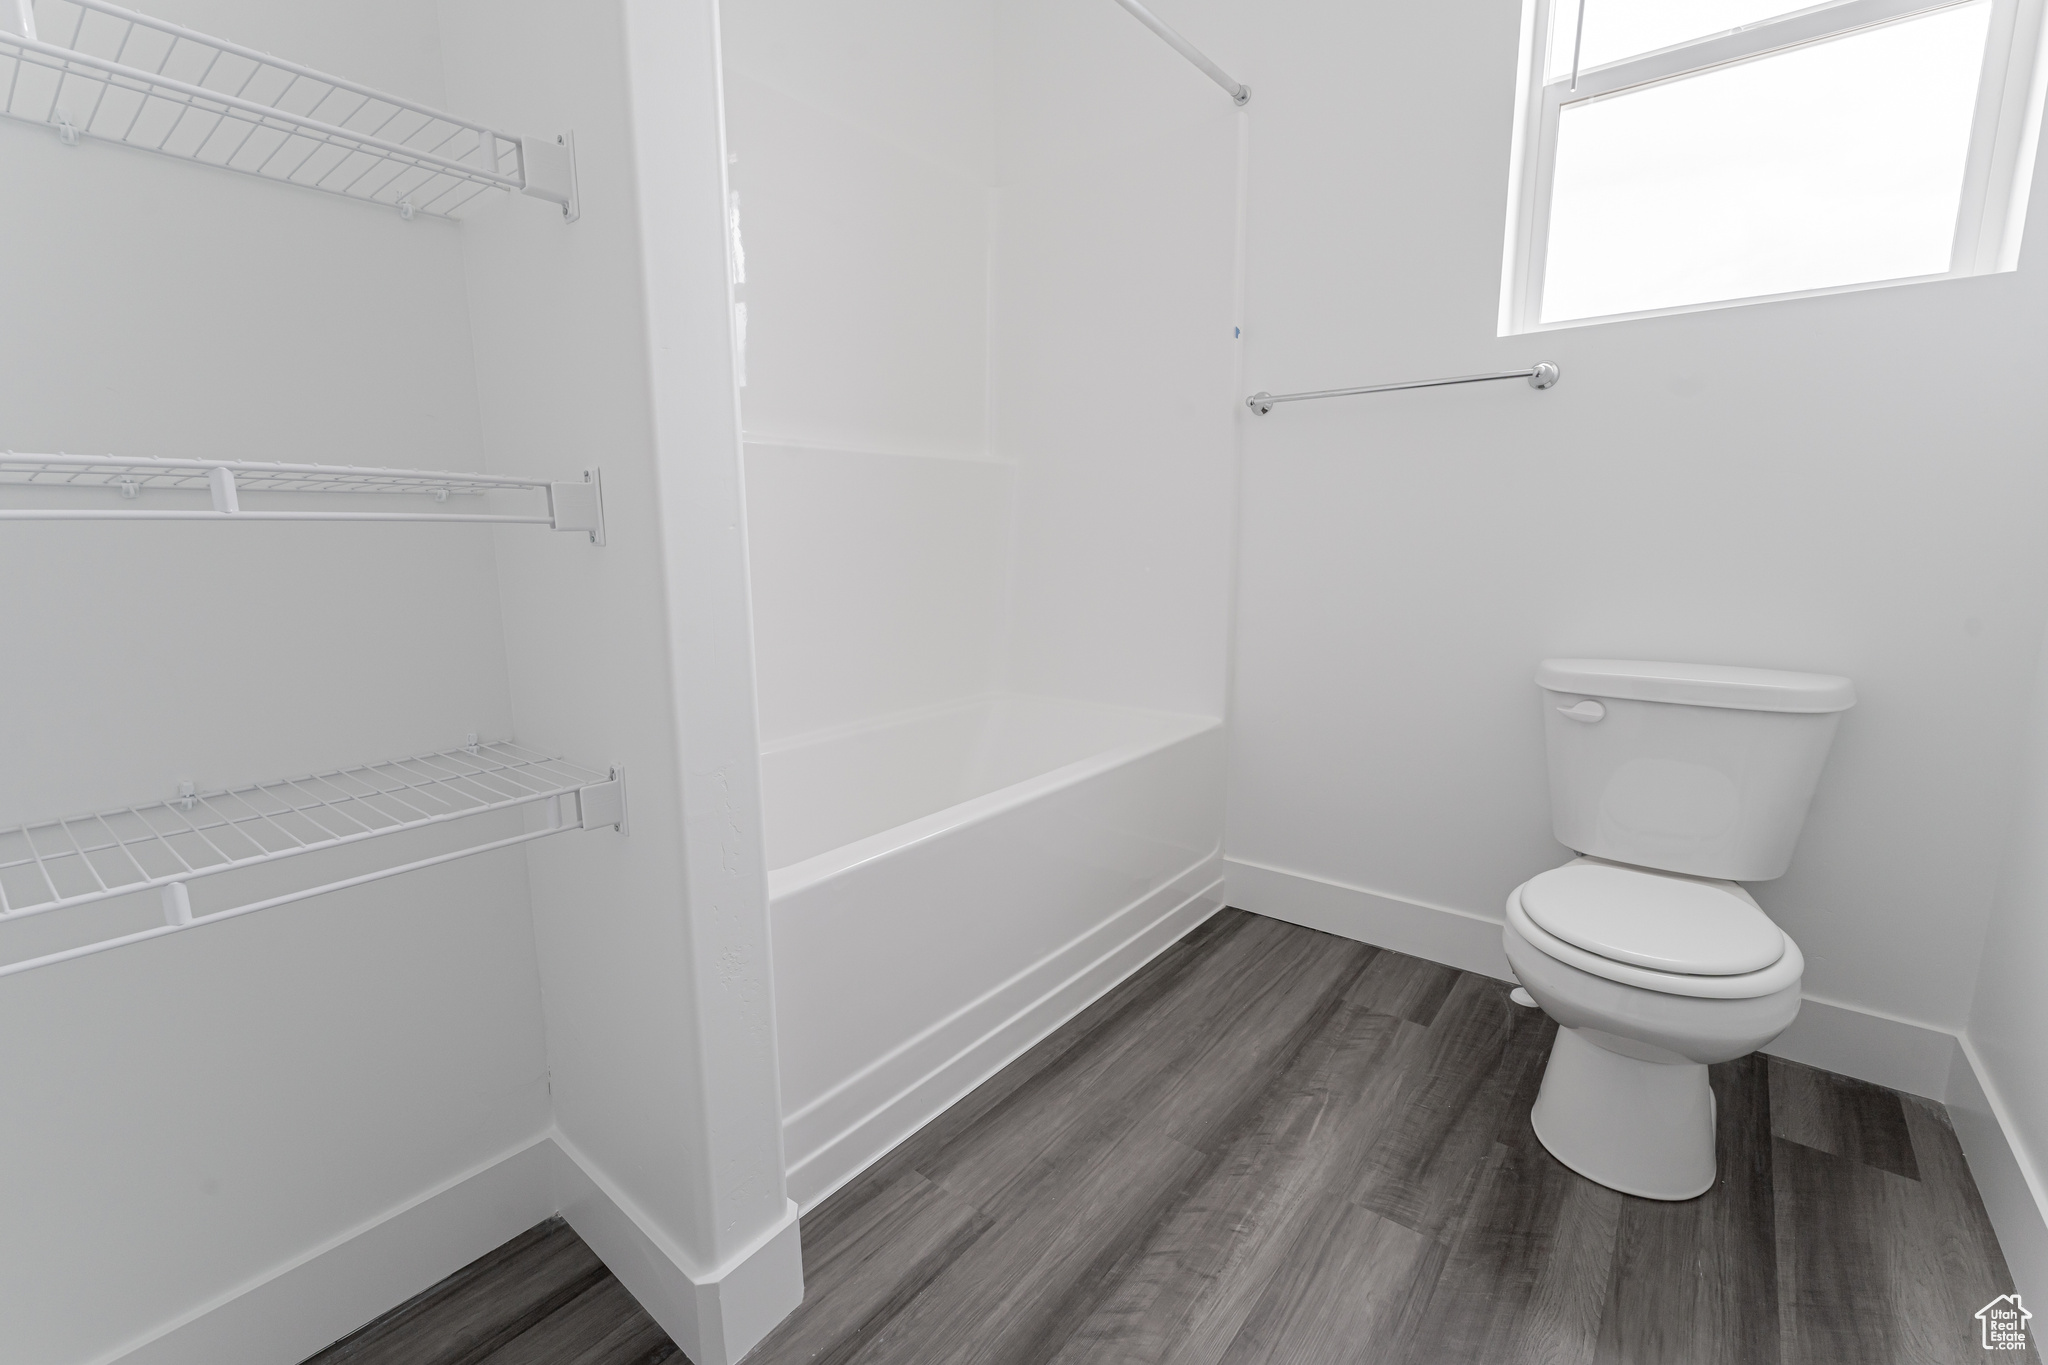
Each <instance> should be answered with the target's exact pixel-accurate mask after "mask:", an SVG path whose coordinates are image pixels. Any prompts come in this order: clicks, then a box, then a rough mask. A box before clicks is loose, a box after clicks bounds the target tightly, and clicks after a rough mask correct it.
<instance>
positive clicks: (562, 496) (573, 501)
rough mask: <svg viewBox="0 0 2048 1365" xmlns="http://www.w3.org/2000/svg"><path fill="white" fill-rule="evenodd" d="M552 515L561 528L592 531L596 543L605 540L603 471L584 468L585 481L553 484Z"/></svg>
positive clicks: (550, 514) (550, 495)
mask: <svg viewBox="0 0 2048 1365" xmlns="http://www.w3.org/2000/svg"><path fill="white" fill-rule="evenodd" d="M548 516H549V518H550V519H551V520H552V522H553V524H554V528H555V529H556V530H557V531H588V532H589V533H590V543H591V544H592V545H602V544H604V478H603V473H602V471H600V470H597V469H586V470H584V471H583V482H581V483H551V484H549V485H548Z"/></svg>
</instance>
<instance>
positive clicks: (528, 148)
mask: <svg viewBox="0 0 2048 1365" xmlns="http://www.w3.org/2000/svg"><path fill="white" fill-rule="evenodd" d="M519 171H520V178H521V181H522V183H521V185H520V187H519V188H520V191H521V192H522V193H524V194H530V195H532V196H533V197H534V198H536V199H545V200H547V201H548V202H549V203H551V204H560V205H561V206H562V221H563V222H565V223H573V222H575V221H576V220H577V219H578V218H581V217H582V216H583V201H582V196H581V195H579V194H578V193H577V188H576V134H575V133H573V132H568V133H561V134H558V135H557V136H556V137H555V138H554V139H553V140H552V141H550V140H548V139H546V138H538V137H523V138H520V139H519Z"/></svg>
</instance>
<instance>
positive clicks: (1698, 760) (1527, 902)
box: [1502, 659, 1856, 1200]
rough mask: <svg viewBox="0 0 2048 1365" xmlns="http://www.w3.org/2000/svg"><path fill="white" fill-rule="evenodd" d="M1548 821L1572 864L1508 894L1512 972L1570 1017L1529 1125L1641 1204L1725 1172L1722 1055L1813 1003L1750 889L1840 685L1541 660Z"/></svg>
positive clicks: (1707, 667)
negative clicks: (1720, 1168) (1713, 1081)
mask: <svg viewBox="0 0 2048 1365" xmlns="http://www.w3.org/2000/svg"><path fill="white" fill-rule="evenodd" d="M1536 685H1537V686H1538V687H1540V688H1541V689H1542V690H1543V700H1544V710H1543V716H1544V719H1543V726H1544V738H1545V749H1546V751H1547V755H1548V759H1549V766H1550V816H1551V828H1552V830H1553V831H1554V832H1555V834H1556V836H1557V840H1558V842H1559V843H1561V844H1563V845H1564V846H1565V847H1566V848H1569V849H1571V850H1573V851H1574V852H1575V853H1577V854H1578V855H1580V856H1578V857H1576V858H1574V859H1573V860H1572V861H1570V862H1568V863H1566V864H1565V865H1564V866H1562V867H1556V868H1552V869H1551V870H1550V871H1548V872H1544V873H1540V874H1538V875H1537V876H1535V877H1532V878H1530V879H1529V880H1528V881H1526V882H1524V883H1522V885H1520V886H1518V887H1516V888H1515V889H1514V891H1513V892H1512V893H1511V894H1510V895H1509V896H1508V903H1507V925H1506V927H1505V928H1504V930H1503V931H1502V935H1503V943H1504V946H1505V947H1506V949H1507V956H1508V962H1509V964H1510V965H1511V966H1512V967H1513V968H1514V972H1515V975H1516V977H1517V978H1518V979H1519V980H1520V981H1521V983H1522V986H1523V988H1524V989H1526V990H1527V991H1528V993H1529V994H1530V996H1532V997H1534V999H1535V1002H1536V1004H1537V1005H1539V1006H1541V1007H1542V1009H1543V1012H1544V1013H1545V1014H1548V1015H1549V1016H1550V1017H1551V1018H1552V1019H1555V1020H1556V1021H1557V1023H1558V1026H1559V1027H1558V1031H1557V1040H1556V1042H1555V1043H1553V1044H1552V1046H1551V1050H1550V1061H1549V1064H1548V1066H1547V1067H1546V1068H1545V1070H1544V1073H1543V1086H1542V1090H1541V1091H1540V1093H1539V1094H1538V1095H1537V1099H1536V1105H1535V1108H1534V1110H1533V1111H1532V1112H1531V1114H1530V1119H1531V1122H1532V1124H1533V1125H1534V1127H1535V1130H1536V1136H1537V1137H1538V1138H1539V1139H1540V1140H1541V1141H1542V1143H1543V1145H1544V1147H1545V1148H1547V1149H1548V1150H1549V1152H1550V1154H1551V1155H1552V1156H1555V1157H1556V1158H1557V1159H1558V1160H1559V1161H1561V1162H1563V1163H1564V1164H1565V1165H1566V1166H1569V1167H1570V1168H1571V1169H1572V1170H1574V1171H1577V1172H1578V1173H1579V1174H1580V1175H1583V1176H1585V1177H1586V1178H1588V1179H1589V1180H1595V1181H1598V1182H1599V1183H1600V1184H1602V1185H1606V1186H1608V1187H1610V1188H1612V1189H1616V1190H1620V1191H1622V1192H1623V1193H1625V1194H1633V1195H1639V1196H1641V1197H1643V1198H1646V1199H1670V1200H1677V1199H1691V1198H1694V1197H1695V1196H1698V1195H1701V1194H1704V1193H1705V1192H1706V1191H1707V1190H1708V1189H1710V1188H1712V1186H1713V1184H1714V1118H1715V1115H1714V1096H1713V1091H1712V1090H1711V1089H1710V1088H1709V1086H1708V1084H1707V1067H1708V1066H1709V1065H1710V1064H1712V1063H1714V1062H1725V1061H1730V1060H1732V1059H1734V1058H1736V1057H1741V1056H1744V1055H1746V1054H1748V1053H1751V1052H1754V1051H1755V1050H1756V1049H1758V1048H1760V1047H1763V1046H1764V1045H1766V1044H1767V1043H1769V1042H1770V1041H1771V1040H1772V1039H1774V1038H1776V1037H1777V1036H1778V1035H1779V1034H1781V1033H1783V1032H1784V1031H1785V1029H1786V1028H1787V1027H1788V1026H1789V1025H1790V1024H1791V1023H1792V1020H1793V1017H1794V1016H1796V1015H1797V1014H1798V1013H1799V982H1800V977H1801V975H1802V974H1803V972H1804V971H1805V960H1804V959H1803V958H1802V957H1801V956H1800V953H1799V945H1797V944H1796V943H1794V942H1793V941H1792V940H1791V938H1790V937H1789V936H1787V935H1786V934H1785V932H1784V931H1783V930H1781V929H1779V928H1778V926H1777V925H1775V924H1773V923H1772V922H1771V920H1770V917H1769V916H1767V915H1766V914H1764V912H1763V910H1762V909H1761V908H1759V907H1758V905H1757V903H1756V901H1755V899H1754V898H1752V897H1751V896H1750V894H1749V892H1748V891H1746V890H1744V889H1743V887H1742V886H1741V885H1740V884H1741V883H1743V882H1762V881H1770V880H1771V879H1773V878H1775V877H1779V876H1782V875H1784V872H1785V869H1786V868H1787V867H1788V866H1789V865H1790V863H1791V860H1792V850H1793V847H1794V845H1796V844H1797V843H1798V841H1799V831H1800V827H1801V826H1802V825H1803V824H1804V823H1805V821H1806V808H1807V805H1808V804H1809V802H1811V800H1812V798H1813V791H1814V787H1815V785H1816V784H1817V783H1818V782H1819V780H1820V773H1821V768H1822V766H1823V765H1824V764H1825V763H1826V762H1827V756H1828V749H1829V747H1830V746H1831V745H1832V744H1833V742H1834V737H1835V726H1836V724H1837V722H1838V721H1839V720H1840V718H1841V713H1842V712H1844V711H1846V710H1848V709H1849V708H1850V707H1851V706H1853V705H1855V703H1856V693H1855V689H1854V688H1853V687H1852V686H1851V684H1850V682H1849V680H1848V679H1847V678H1838V677H1834V676H1831V675H1827V674H1817V673H1787V672H1780V671H1776V670H1770V669H1756V668H1732V667H1727V666H1723V665H1716V664H1674V663H1650V662H1642V661H1637V660H1622V659H1547V660H1545V661H1544V662H1543V664H1542V665H1541V666H1540V667H1539V668H1538V669H1537V673H1536Z"/></svg>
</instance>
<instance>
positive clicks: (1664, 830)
mask: <svg viewBox="0 0 2048 1365" xmlns="http://www.w3.org/2000/svg"><path fill="white" fill-rule="evenodd" d="M1536 685H1537V686H1538V687H1541V688H1542V689H1543V693H1544V698H1543V699H1544V711H1543V717H1544V718H1543V731H1544V740H1545V747H1546V748H1547V750H1548V752H1549V757H1550V823H1551V828H1552V829H1553V830H1554V831H1555V832H1556V834H1557V840H1558V842H1559V843H1561V844H1563V845H1564V846H1565V847H1567V848H1570V849H1574V850H1576V851H1578V852H1580V853H1585V854H1590V855H1592V856H1593V857H1596V858H1609V859H1612V860H1613V861H1615V862H1620V863H1633V864H1634V865H1636V866H1638V867H1651V868H1658V869H1661V870H1663V871H1666V872H1683V873H1686V874H1688V875H1691V876H1695V877H1718V878H1721V879H1723V880H1725V881H1743V882H1761V881H1769V880H1770V879H1771V878H1773V877H1778V876H1782V875H1784V872H1785V869H1786V867H1787V866H1788V865H1790V863H1791V861H1792V848H1793V845H1795V844H1797V843H1798V842H1799V829H1800V826H1801V825H1803V824H1805V822H1806V807H1807V804H1808V803H1809V802H1811V801H1812V799H1813V789H1814V786H1815V784H1816V783H1818V782H1819V781H1820V770H1821V767H1822V765H1823V764H1825V763H1826V762H1827V757H1828V746H1829V745H1830V744H1832V743H1833V742H1834V738H1835V724H1836V722H1837V721H1838V720H1840V719H1841V714H1842V712H1844V711H1846V710H1848V709H1849V708H1850V707H1851V706H1854V705H1855V704H1856V691H1855V688H1854V687H1852V686H1851V685H1850V682H1849V680H1848V679H1847V678H1837V677H1832V676H1829V675H1827V674H1821V673H1782V672H1778V671H1776V670H1772V669H1762V668H1728V667H1725V666H1722V665H1719V664H1668V663H1645V662H1640V661H1637V660H1626V659H1546V660H1544V661H1543V663H1542V664H1541V665H1540V666H1539V667H1538V668H1537V670H1536Z"/></svg>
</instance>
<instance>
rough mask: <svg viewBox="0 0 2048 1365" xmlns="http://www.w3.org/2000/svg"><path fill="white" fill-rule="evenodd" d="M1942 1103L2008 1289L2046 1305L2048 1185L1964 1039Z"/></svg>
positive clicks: (1957, 1046) (1957, 1043)
mask: <svg viewBox="0 0 2048 1365" xmlns="http://www.w3.org/2000/svg"><path fill="white" fill-rule="evenodd" d="M1943 1100H1944V1102H1945V1103H1946V1104H1947V1105H1948V1113H1949V1119H1950V1120H1951V1121H1952V1122H1953V1123H1954V1124H1955V1130H1956V1138H1957V1140H1958V1141H1959V1142H1961V1143H1962V1147H1963V1156H1964V1158H1965V1159H1966V1160H1968V1161H1969V1163H1970V1174H1971V1176H1972V1177H1974V1178H1975V1179H1976V1181H1977V1193H1978V1194H1979V1195H1981V1196H1982V1197H1983V1200H1984V1211H1985V1212H1986V1213H1988V1214H1990V1215H1991V1227H1992V1230H1993V1231H1995V1232H1996V1233H1997V1234H1998V1244H1999V1246H2000V1248H2002V1249H2003V1250H2004V1252H2005V1263H2006V1266H2007V1268H2008V1269H2010V1270H2011V1271H2012V1287H2013V1288H2014V1289H2015V1290H2017V1291H2018V1292H2019V1294H2020V1296H2021V1297H2022V1298H2026V1297H2029V1296H2031V1297H2032V1298H2033V1299H2034V1301H2035V1302H2036V1303H2040V1302H2044V1301H2048V1187H2044V1186H2043V1184H2042V1181H2041V1172H2040V1171H2039V1170H2037V1169H2036V1168H2035V1166H2034V1163H2033V1161H2032V1159H2031V1156H2030V1154H2029V1153H2028V1152H2027V1150H2026V1149H2025V1147H2024V1146H2023V1145H2022V1144H2021V1143H2020V1142H2018V1141H2017V1140H2016V1135H2015V1133H2014V1131H2013V1128H2012V1126H2011V1125H2010V1124H2009V1123H2008V1122H2007V1121H2006V1119H2007V1115H2006V1112H2005V1106H2004V1104H2003V1103H2002V1102H2001V1101H2000V1100H1999V1097H1998V1091H1997V1088H1996V1087H1995V1086H1994V1085H1993V1084H1992V1082H1991V1079H1990V1076H1989V1074H1988V1073H1987V1072H1986V1071H1985V1069H1984V1065H1983V1059H1982V1058H1980V1057H1978V1056H1977V1050H1976V1049H1975V1048H1974V1047H1972V1046H1971V1045H1970V1041H1969V1039H1968V1038H1967V1037H1962V1038H1958V1039H1956V1040H1955V1054H1954V1059H1953V1061H1952V1062H1951V1064H1950V1066H1949V1072H1948V1093H1947V1094H1946V1095H1945V1096H1944V1097H1943Z"/></svg>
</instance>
